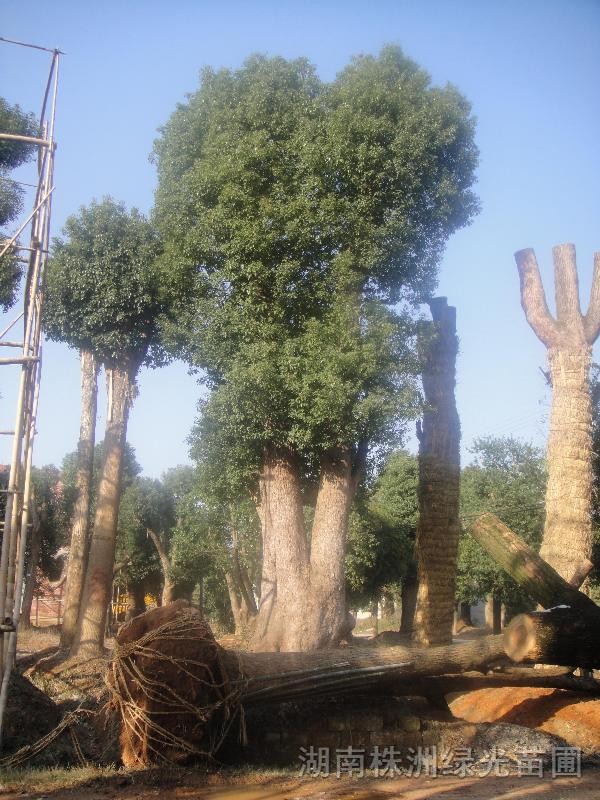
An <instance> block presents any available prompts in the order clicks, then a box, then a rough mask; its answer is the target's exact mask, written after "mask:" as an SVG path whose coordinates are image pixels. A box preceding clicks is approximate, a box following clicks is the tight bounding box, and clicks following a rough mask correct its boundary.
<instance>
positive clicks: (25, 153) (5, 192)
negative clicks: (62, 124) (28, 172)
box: [0, 97, 38, 311]
mask: <svg viewBox="0 0 600 800" xmlns="http://www.w3.org/2000/svg"><path fill="white" fill-rule="evenodd" d="M0 132H2V133H13V134H18V135H20V136H37V134H38V124H37V121H36V119H35V117H34V116H33V115H32V114H26V113H25V112H24V111H23V110H22V109H21V108H20V107H19V106H18V105H14V106H13V105H10V104H9V103H8V102H7V101H6V100H5V99H4V98H3V97H0ZM34 151H35V147H34V146H33V145H31V144H27V143H26V142H17V141H9V140H6V139H0V249H1V248H2V247H3V243H2V240H3V239H4V238H5V237H8V235H9V234H8V231H6V230H4V228H5V226H6V225H7V224H8V223H9V222H11V221H12V220H14V219H15V218H16V217H17V216H18V214H19V213H20V212H21V210H22V208H23V194H24V191H23V188H22V187H21V186H20V185H19V184H18V183H17V182H16V181H15V180H14V179H13V178H11V177H10V176H9V172H11V170H13V169H16V168H17V167H19V166H20V165H21V164H23V163H25V162H26V161H27V160H29V159H30V158H31V157H32V155H33V154H34ZM21 273H22V269H21V265H20V264H19V262H18V261H17V260H16V251H15V250H14V249H11V250H9V251H8V252H7V253H5V254H4V256H2V258H0V308H2V309H4V310H5V311H6V310H7V309H8V308H10V307H11V306H12V305H13V304H14V302H15V300H16V293H17V288H18V285H19V280H20V278H21Z"/></svg>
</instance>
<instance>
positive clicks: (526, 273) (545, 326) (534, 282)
mask: <svg viewBox="0 0 600 800" xmlns="http://www.w3.org/2000/svg"><path fill="white" fill-rule="evenodd" d="M515 261H516V262H517V268H518V270H519V278H520V282H521V305H522V307H523V311H524V312H525V317H526V319H527V322H528V323H529V324H530V325H531V327H532V328H533V331H534V333H535V335H536V336H537V337H538V339H540V340H541V341H542V342H543V343H544V344H545V345H546V347H553V346H556V344H558V341H559V338H560V329H559V327H558V325H557V323H556V320H555V319H554V318H553V316H552V314H551V313H550V310H549V308H548V303H547V302H546V293H545V292H544V285H543V283H542V278H541V275H540V270H539V267H538V263H537V259H536V257H535V253H534V252H533V250H532V249H531V248H526V249H525V250H519V251H518V252H516V253H515Z"/></svg>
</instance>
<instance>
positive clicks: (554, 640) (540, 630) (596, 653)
mask: <svg viewBox="0 0 600 800" xmlns="http://www.w3.org/2000/svg"><path fill="white" fill-rule="evenodd" d="M504 649H505V650H506V653H507V654H508V655H509V656H510V657H511V658H512V659H513V661H520V662H525V663H530V664H562V665H563V666H567V667H568V666H571V665H573V664H575V665H577V666H578V667H584V668H586V669H600V608H598V607H596V613H593V612H589V611H588V612H587V613H586V612H582V611H581V609H577V610H575V609H573V608H569V607H568V606H557V607H556V608H551V609H549V610H548V611H532V612H530V613H528V614H519V615H518V616H517V617H515V618H514V619H513V620H512V621H511V622H510V623H509V625H508V626H507V627H506V630H505V632H504Z"/></svg>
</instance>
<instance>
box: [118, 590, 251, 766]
mask: <svg viewBox="0 0 600 800" xmlns="http://www.w3.org/2000/svg"><path fill="white" fill-rule="evenodd" d="M107 683H108V686H109V689H110V692H111V697H112V702H113V703H114V705H115V706H116V707H117V708H118V710H119V712H120V715H121V720H122V726H123V727H122V732H121V758H122V761H123V764H124V765H125V766H127V767H132V766H147V765H149V764H151V763H156V762H157V761H160V760H166V761H183V760H185V759H187V758H191V757H211V756H212V755H213V754H214V753H215V752H216V751H217V750H218V749H219V747H220V745H221V743H222V741H223V739H224V737H225V735H226V734H227V731H228V730H229V728H230V726H231V724H232V723H233V722H234V721H235V720H236V718H237V717H238V712H239V710H240V689H241V685H242V681H241V680H239V678H238V677H237V676H236V677H235V678H234V680H233V682H232V681H231V680H230V678H229V677H228V674H227V671H226V669H225V667H224V663H223V659H222V650H221V648H220V647H219V645H218V644H217V642H216V641H215V639H214V636H213V634H212V631H211V629H210V627H209V625H208V623H207V622H206V621H205V620H204V619H203V618H202V615H201V613H200V612H199V611H197V610H196V609H194V608H192V607H190V605H189V604H188V603H187V602H186V601H183V600H178V601H176V602H175V603H171V604H169V605H168V606H165V607H164V608H156V609H153V610H151V611H147V612H146V613H145V614H141V615H140V616H139V617H135V618H134V619H132V620H131V621H130V622H127V623H126V624H125V625H123V626H122V627H121V628H120V629H119V632H118V633H117V636H116V643H115V650H114V656H113V660H112V662H111V664H110V667H109V671H108V675H107Z"/></svg>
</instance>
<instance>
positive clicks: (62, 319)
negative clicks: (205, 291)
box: [44, 197, 165, 369]
mask: <svg viewBox="0 0 600 800" xmlns="http://www.w3.org/2000/svg"><path fill="white" fill-rule="evenodd" d="M64 237H65V238H63V239H57V240H55V242H54V244H53V247H52V256H51V258H50V260H49V262H48V269H47V291H46V301H45V306H44V326H45V330H46V333H47V335H48V336H49V337H50V338H51V339H54V340H55V341H61V342H66V343H67V344H68V345H70V346H71V347H75V348H78V349H85V350H90V351H92V352H93V353H94V354H95V355H96V356H97V357H98V358H99V359H100V361H102V362H103V363H104V364H107V365H114V364H119V363H121V364H122V363H128V364H131V366H132V367H133V368H134V369H135V368H137V367H138V366H140V364H142V363H155V362H156V361H157V360H158V359H159V358H160V355H159V354H160V349H159V346H158V330H157V319H158V316H159V315H160V314H161V313H162V312H164V310H165V305H164V301H163V296H162V294H161V284H160V280H159V277H160V276H159V272H158V270H157V268H156V257H157V255H158V253H159V252H160V241H159V238H158V236H157V234H156V232H155V230H154V228H153V227H152V225H151V224H150V223H149V222H148V221H147V220H146V219H145V218H144V217H143V216H142V214H140V213H139V212H138V211H137V210H136V209H133V210H131V211H127V210H126V208H125V206H124V205H122V204H120V203H117V202H115V201H114V200H112V199H111V198H109V197H107V198H105V199H104V200H102V202H100V203H98V202H96V201H94V202H92V203H91V204H90V205H89V206H87V207H82V208H81V209H80V211H79V214H78V215H77V216H72V217H69V219H68V220H67V222H66V224H65V228H64Z"/></svg>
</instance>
